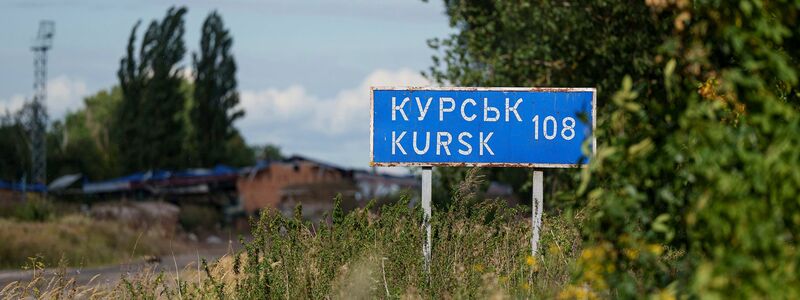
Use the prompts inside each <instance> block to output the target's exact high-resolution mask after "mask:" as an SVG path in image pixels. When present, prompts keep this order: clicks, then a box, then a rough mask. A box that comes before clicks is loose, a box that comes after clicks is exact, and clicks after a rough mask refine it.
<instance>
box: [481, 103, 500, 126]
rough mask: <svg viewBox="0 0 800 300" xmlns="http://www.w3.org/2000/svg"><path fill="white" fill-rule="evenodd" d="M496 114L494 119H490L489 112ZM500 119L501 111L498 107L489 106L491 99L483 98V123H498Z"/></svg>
mask: <svg viewBox="0 0 800 300" xmlns="http://www.w3.org/2000/svg"><path fill="white" fill-rule="evenodd" d="M490 111H491V112H494V117H491V118H490V117H489V112H490ZM499 119H500V110H499V109H497V107H491V106H489V99H488V98H483V121H484V122H497V120H499Z"/></svg>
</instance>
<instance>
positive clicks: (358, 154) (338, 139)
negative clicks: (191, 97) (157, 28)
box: [0, 0, 452, 168]
mask: <svg viewBox="0 0 800 300" xmlns="http://www.w3.org/2000/svg"><path fill="white" fill-rule="evenodd" d="M172 5H184V6H186V7H187V8H188V9H189V12H188V14H187V16H186V25H185V29H186V33H185V36H184V41H185V43H186V45H187V48H188V50H189V53H187V56H186V57H185V58H184V61H183V66H184V67H190V64H191V61H190V53H191V52H193V51H195V50H196V49H197V48H198V44H199V38H200V28H201V25H202V21H203V19H204V18H205V17H206V15H207V14H208V13H209V12H211V11H213V10H217V11H218V12H219V13H220V14H221V15H222V17H223V20H224V22H225V26H226V27H227V28H228V29H229V30H230V32H231V34H232V36H233V39H234V45H233V54H234V57H235V59H236V60H237V64H238V74H237V79H238V81H239V91H240V94H241V106H242V108H244V109H245V111H246V115H245V117H244V118H243V119H240V120H239V121H237V123H236V124H235V125H236V127H237V128H239V130H240V131H241V133H242V134H243V135H244V137H245V139H246V140H247V142H248V143H250V144H253V145H260V144H275V145H278V146H280V147H281V149H282V150H283V152H284V153H285V154H300V155H305V156H309V157H312V158H316V159H320V160H322V161H326V162H330V163H334V164H338V165H341V166H345V167H355V168H367V167H368V163H369V87H370V86H387V85H402V86H426V85H429V82H428V81H427V80H426V79H425V78H424V77H423V76H422V75H420V72H421V71H425V70H427V69H428V67H429V66H430V65H431V64H432V63H431V56H432V55H434V54H435V52H434V51H433V50H431V49H430V48H428V46H427V44H426V41H427V40H428V39H430V38H437V37H438V38H441V37H445V36H447V35H448V34H449V33H451V32H452V29H451V28H449V26H448V20H447V17H446V15H445V14H444V6H443V4H442V3H441V2H439V1H435V0H434V1H430V2H422V1H420V0H380V1H375V0H353V1H343V0H342V1H334V0H303V1H290V0H286V1H278V0H259V1H247V0H227V1H202V0H198V1H153V0H139V1H132V0H115V1H108V0H72V1H67V0H51V1H45V0H19V1H17V0H2V1H0V25H1V26H0V37H1V39H2V43H0V113H4V112H5V111H12V112H13V111H15V110H17V109H19V107H21V106H22V104H23V103H24V101H26V99H30V97H31V95H32V93H33V54H32V53H31V51H30V45H31V43H32V42H33V39H34V37H35V35H36V31H37V28H38V23H39V20H43V19H47V20H53V21H54V22H55V37H54V40H53V48H52V50H51V51H49V52H48V83H47V92H48V96H47V105H48V112H49V114H50V116H51V120H52V119H60V118H62V117H63V116H64V114H65V113H66V112H68V111H75V110H77V109H80V108H81V107H82V105H83V104H82V103H83V97H85V96H87V95H91V94H94V93H96V92H97V91H99V90H101V89H107V88H109V87H111V86H113V85H114V84H116V83H117V78H116V72H117V69H118V67H119V60H120V58H121V57H122V56H123V54H124V52H125V47H126V46H127V39H128V36H129V34H130V30H131V28H132V27H133V25H134V23H136V21H137V20H142V22H143V23H144V24H147V23H149V22H150V21H151V20H153V19H160V18H162V17H163V16H164V14H165V12H166V11H167V9H168V8H169V7H170V6H172ZM142 27H145V26H142ZM141 30H142V29H141V28H140V31H141ZM139 36H141V32H140V35H139Z"/></svg>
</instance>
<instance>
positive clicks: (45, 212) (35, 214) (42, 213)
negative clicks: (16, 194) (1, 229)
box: [11, 197, 54, 222]
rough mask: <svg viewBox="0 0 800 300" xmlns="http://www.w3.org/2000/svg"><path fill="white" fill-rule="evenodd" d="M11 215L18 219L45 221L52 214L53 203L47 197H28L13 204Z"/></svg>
mask: <svg viewBox="0 0 800 300" xmlns="http://www.w3.org/2000/svg"><path fill="white" fill-rule="evenodd" d="M13 211H14V213H13V214H12V215H11V217H13V218H15V219H17V220H20V221H39V222H41V221H45V220H47V219H48V218H50V217H51V216H53V214H54V208H53V203H52V202H50V201H48V200H47V199H43V198H39V197H30V199H27V200H25V201H24V202H21V203H19V204H17V205H15V206H14V208H13Z"/></svg>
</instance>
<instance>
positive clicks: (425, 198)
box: [421, 167, 432, 273]
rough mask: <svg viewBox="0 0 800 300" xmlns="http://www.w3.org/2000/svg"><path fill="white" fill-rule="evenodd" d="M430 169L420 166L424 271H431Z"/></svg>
mask: <svg viewBox="0 0 800 300" xmlns="http://www.w3.org/2000/svg"><path fill="white" fill-rule="evenodd" d="M431 169H432V168H431V167H422V195H421V198H422V226H423V227H425V241H424V242H423V244H422V256H423V258H424V260H425V272H426V273H430V271H431V245H432V241H431V177H432V174H431V173H432V170H431Z"/></svg>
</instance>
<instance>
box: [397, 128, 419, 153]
mask: <svg viewBox="0 0 800 300" xmlns="http://www.w3.org/2000/svg"><path fill="white" fill-rule="evenodd" d="M395 134H396V133H395V132H394V131H392V155H395V147H397V148H400V152H401V153H403V155H406V150H405V149H403V145H400V141H401V140H402V139H403V136H405V135H406V132H405V131H403V133H401V134H400V136H399V137H397V136H395ZM414 134H415V136H416V133H414Z"/></svg>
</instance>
